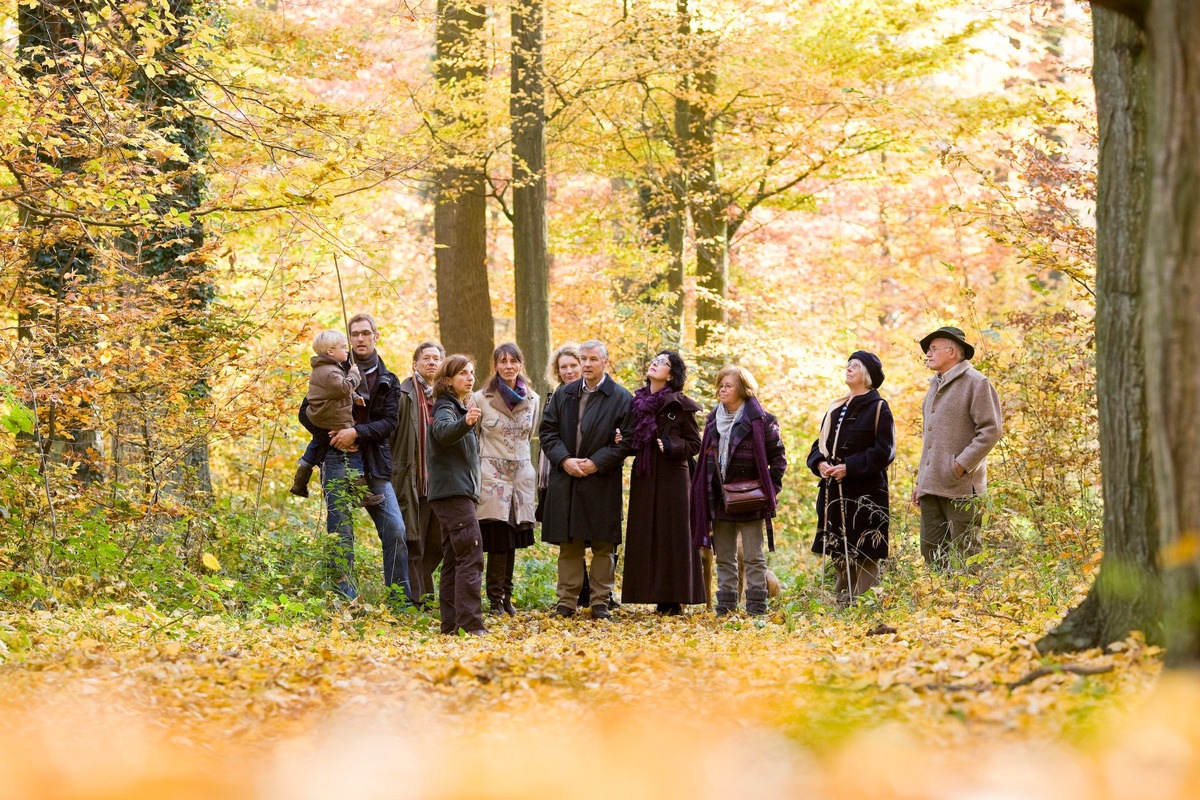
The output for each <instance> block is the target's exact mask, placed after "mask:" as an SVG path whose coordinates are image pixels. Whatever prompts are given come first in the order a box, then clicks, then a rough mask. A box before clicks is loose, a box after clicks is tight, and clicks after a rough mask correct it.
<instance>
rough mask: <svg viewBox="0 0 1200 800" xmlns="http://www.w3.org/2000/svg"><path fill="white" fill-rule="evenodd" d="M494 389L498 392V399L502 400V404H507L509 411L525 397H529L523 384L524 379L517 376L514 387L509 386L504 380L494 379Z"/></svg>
mask: <svg viewBox="0 0 1200 800" xmlns="http://www.w3.org/2000/svg"><path fill="white" fill-rule="evenodd" d="M496 389H497V391H499V392H500V399H501V400H503V401H504V405H506V406H508V410H509V411H512V410H513V409H514V408H516V407H517V406H519V405H520V404H521V403H524V402H525V400H526V398H528V397H529V390H528V389H527V388H526V386H525V381H523V380H521V379H520V378H517V386H516V388H513V387H512V386H509V385H508V384H507V383H505V382H504V381H501V380H498V381H496Z"/></svg>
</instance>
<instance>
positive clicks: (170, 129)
mask: <svg viewBox="0 0 1200 800" xmlns="http://www.w3.org/2000/svg"><path fill="white" fill-rule="evenodd" d="M168 8H169V10H170V12H171V14H172V16H174V18H175V24H176V25H177V26H178V28H177V34H176V36H175V39H174V41H173V42H172V43H171V44H170V45H168V48H167V52H168V53H169V54H171V55H175V53H176V52H177V51H178V50H179V49H180V48H181V47H182V46H183V45H184V44H185V42H186V38H187V36H188V34H189V32H190V31H191V29H192V27H193V26H194V24H195V21H196V20H195V16H196V9H195V4H194V2H193V0H170V2H169V4H168ZM163 64H164V66H163V67H161V69H162V70H163V71H162V72H161V74H159V75H157V76H156V77H155V78H154V79H153V80H146V79H142V80H140V81H139V82H138V84H137V86H135V87H134V96H135V97H137V98H138V100H139V101H140V102H141V103H142V105H143V107H144V108H145V110H146V114H147V116H148V117H149V118H150V125H151V127H152V128H154V129H155V130H158V131H162V132H163V133H164V136H165V138H166V139H167V140H168V141H170V142H171V143H172V144H175V145H178V146H179V148H180V149H181V150H182V151H183V153H184V154H185V155H186V157H187V158H186V159H185V160H177V159H168V160H167V161H166V162H165V163H164V164H163V165H162V168H163V169H164V170H165V171H167V172H169V173H171V174H172V176H173V180H172V184H173V187H172V188H173V191H172V192H171V193H170V194H168V195H164V196H162V197H159V198H158V199H156V200H155V201H154V208H155V210H156V211H157V212H158V213H160V214H161V215H163V216H164V217H165V216H166V214H167V212H168V211H170V210H171V209H175V210H176V211H178V212H181V213H188V214H191V213H193V212H195V211H196V209H198V208H199V207H200V202H201V200H202V199H203V196H204V180H203V172H201V171H200V170H199V169H198V167H197V165H198V164H199V163H200V162H201V161H203V160H204V158H205V145H204V133H203V130H202V129H201V125H200V122H199V120H197V119H196V117H194V116H192V115H191V114H188V113H186V111H185V109H184V108H183V104H184V103H186V102H188V101H190V100H194V99H195V98H196V86H195V84H194V82H193V79H192V78H191V76H190V75H189V74H188V73H187V72H186V71H185V70H181V69H179V68H178V67H177V66H176V65H175V63H174V60H173V59H165V60H163ZM206 235H207V231H206V230H205V227H204V223H203V222H202V221H201V219H199V218H193V219H192V221H191V223H190V224H188V225H179V226H176V227H172V228H155V229H152V230H149V231H144V230H143V231H135V232H133V233H131V234H129V238H131V239H132V240H133V245H134V251H133V252H134V253H135V254H136V268H137V271H138V272H139V273H140V274H141V275H144V276H146V277H149V278H153V279H158V278H162V279H165V280H167V281H169V282H171V283H172V284H174V285H176V286H179V287H180V289H181V290H183V291H182V292H181V294H182V297H181V301H180V305H179V310H178V313H177V314H175V315H174V319H172V323H173V326H174V327H175V329H176V330H175V331H174V332H173V338H177V339H178V340H179V341H180V343H181V344H182V346H184V347H188V348H197V349H196V352H193V353H191V354H189V355H190V356H191V357H190V358H189V359H188V361H189V362H190V363H196V364H198V363H203V361H204V360H205V357H204V354H203V351H202V350H201V349H200V348H202V347H203V343H202V341H203V339H204V338H205V337H204V334H203V332H202V331H200V332H199V333H197V332H195V330H194V329H196V328H202V327H203V325H204V320H205V318H206V311H205V309H206V308H207V307H208V305H209V303H210V302H212V298H213V296H214V294H215V289H214V286H213V282H212V277H211V275H210V274H209V262H208V258H207V257H206V255H205V254H204V252H203V251H204V243H205V238H206ZM208 396H209V382H208V376H207V375H206V374H203V373H200V374H193V375H192V383H191V386H190V388H189V390H188V398H189V401H190V403H191V404H192V406H193V407H194V408H195V407H202V406H204V405H206V404H207V402H208ZM146 405H147V407H152V406H153V405H154V404H153V403H152V402H150V403H147V404H146ZM199 413H200V416H201V417H203V416H206V415H207V414H206V410H205V409H203V408H199ZM167 414H168V415H171V411H168V412H167ZM152 427H154V428H162V429H163V430H161V435H162V436H163V438H164V439H165V440H166V441H170V442H172V443H175V442H178V443H179V444H180V446H179V447H178V449H177V450H176V451H174V452H171V453H162V452H159V453H153V454H152V455H153V456H155V457H157V458H158V459H159V460H160V461H163V462H165V465H166V466H167V467H168V469H166V470H164V475H165V476H166V477H165V478H164V483H163V485H162V486H161V487H160V489H161V490H162V491H165V492H166V493H167V494H170V495H172V496H174V497H181V498H188V499H194V500H199V501H201V502H203V501H204V500H205V499H206V498H208V497H209V496H210V495H211V494H212V477H211V472H210V470H209V462H208V438H207V435H206V433H205V428H204V426H199V427H198V429H197V426H195V425H189V426H187V427H180V426H179V424H178V421H177V420H173V419H171V418H169V417H168V418H166V419H160V420H158V421H157V422H156V423H155V424H154V425H153V426H152Z"/></svg>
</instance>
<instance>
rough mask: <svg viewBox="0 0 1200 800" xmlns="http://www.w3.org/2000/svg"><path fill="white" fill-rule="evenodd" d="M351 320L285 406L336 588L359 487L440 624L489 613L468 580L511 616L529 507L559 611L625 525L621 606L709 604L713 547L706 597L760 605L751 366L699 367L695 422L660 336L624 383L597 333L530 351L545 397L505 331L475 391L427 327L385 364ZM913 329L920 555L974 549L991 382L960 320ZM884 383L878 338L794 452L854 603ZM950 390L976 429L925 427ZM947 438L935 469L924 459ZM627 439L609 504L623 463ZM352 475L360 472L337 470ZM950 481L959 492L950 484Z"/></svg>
mask: <svg viewBox="0 0 1200 800" xmlns="http://www.w3.org/2000/svg"><path fill="white" fill-rule="evenodd" d="M349 333H350V337H349V353H348V354H347V353H346V351H345V343H344V341H343V343H342V348H343V349H342V350H338V349H337V348H336V345H337V344H338V343H337V342H332V340H334V339H337V338H338V337H337V335H336V332H325V333H323V334H321V335H319V336H318V337H317V340H315V341H314V350H315V351H317V354H316V356H314V357H313V359H312V364H313V378H312V379H311V380H310V389H309V395H308V396H306V398H305V402H304V403H303V404H302V406H301V411H300V418H301V422H302V423H303V424H304V425H305V427H306V428H307V429H308V430H309V431H310V432H311V433H312V434H313V443H312V444H311V445H310V447H309V449H308V450H306V452H305V455H304V457H303V458H302V459H301V461H300V466H299V469H298V471H297V476H296V481H295V484H294V485H293V487H292V492H293V493H295V494H300V495H303V496H307V490H306V485H307V482H308V479H309V477H310V476H311V472H312V469H313V468H315V467H319V468H320V470H321V481H322V485H323V488H324V491H325V493H326V500H327V505H328V508H329V510H328V522H327V529H328V530H329V531H330V532H331V533H336V534H338V545H337V549H336V552H335V559H334V564H333V568H334V570H335V575H336V579H337V586H338V589H339V591H340V592H341V593H342V594H343V595H345V596H347V597H350V598H353V597H355V596H356V590H355V588H354V585H353V581H352V580H351V578H350V576H351V574H352V569H351V568H352V565H353V530H352V528H351V527H350V507H351V506H352V505H355V504H360V505H363V506H365V507H366V509H367V511H368V513H369V514H370V516H371V518H372V521H373V522H374V523H375V526H376V530H377V532H378V533H379V537H380V540H381V542H382V543H383V550H384V560H385V564H384V582H385V585H386V587H387V591H388V593H389V600H390V601H391V602H393V603H394V604H397V605H409V604H420V605H422V606H426V607H428V605H429V604H431V603H432V599H433V595H434V587H433V575H434V572H435V570H436V569H437V567H438V566H439V564H440V565H441V578H440V582H439V586H438V592H437V597H438V609H439V614H440V619H441V630H442V632H443V633H446V634H454V633H459V632H464V633H468V634H481V633H484V632H486V626H485V623H484V614H483V603H482V598H481V591H480V589H481V584H482V585H483V588H484V590H485V593H486V597H487V601H488V605H489V610H490V611H491V612H492V613H493V614H507V615H512V614H515V612H516V609H515V608H514V605H513V575H514V566H515V560H516V551H517V550H519V549H521V548H524V547H528V546H530V545H532V544H533V542H534V526H535V521H536V520H540V521H541V530H542V539H543V541H545V542H548V543H552V544H555V545H557V546H558V564H557V585H556V590H555V593H556V598H557V601H556V607H555V611H554V613H555V614H556V615H557V616H560V617H571V616H573V615H575V614H576V613H577V612H578V611H580V610H581V608H580V607H581V606H587V608H588V611H589V613H590V616H591V618H592V619H596V620H604V619H609V618H611V616H612V614H611V611H610V602H611V600H612V591H613V586H614V583H615V579H616V569H617V564H618V548H619V547H620V546H621V545H622V542H624V553H623V556H622V558H623V561H624V566H623V569H624V575H623V583H622V601H623V602H625V603H637V604H653V605H654V606H655V607H656V611H657V612H658V613H660V614H663V615H678V614H682V613H683V607H684V606H686V605H696V604H703V603H707V602H708V601H709V589H708V583H707V580H706V575H705V568H704V567H703V562H702V557H701V553H702V551H703V549H704V548H711V549H712V553H713V558H714V560H715V562H716V567H717V591H716V605H715V611H716V613H717V614H718V615H726V614H729V613H732V612H734V611H736V610H737V608H738V606H739V601H740V600H741V597H742V593H743V586H744V596H745V610H746V612H747V613H748V614H752V615H763V614H765V613H766V611H767V598H768V585H767V581H768V572H767V565H766V553H767V552H768V551H770V550H773V549H774V535H773V527H772V519H773V518H774V516H775V513H776V509H777V506H778V499H777V498H778V495H779V492H780V491H781V489H782V481H783V475H784V471H785V470H786V468H787V458H786V453H785V448H784V443H783V440H782V437H781V436H780V430H779V422H778V420H777V419H776V417H775V416H773V415H772V414H770V413H768V412H767V411H766V410H765V409H764V408H763V407H762V405H761V404H760V402H759V400H758V384H757V382H756V381H755V379H754V376H753V375H751V374H750V373H749V372H748V371H747V370H746V369H745V368H744V367H740V366H728V367H725V368H724V369H722V370H720V372H719V373H718V374H717V377H716V381H715V388H716V394H717V398H718V401H719V402H718V404H717V406H716V407H715V408H714V409H713V410H712V411H711V412H710V413H709V414H708V415H707V417H706V419H705V423H704V429H703V435H701V431H700V427H699V425H698V421H697V414H698V413H700V412H701V411H702V410H703V409H702V408H701V406H700V405H699V404H698V403H697V402H696V401H695V400H693V399H692V398H690V397H688V396H687V394H686V393H685V392H684V385H685V382H686V378H687V372H688V370H687V365H686V364H685V363H684V360H683V359H682V357H681V356H680V355H679V353H677V352H675V351H673V350H662V351H660V352H659V353H657V354H656V355H655V356H654V357H653V358H652V359H650V361H649V363H648V364H647V365H646V369H645V373H644V376H645V377H644V382H643V384H642V386H640V387H639V388H637V389H636V391H634V392H633V393H631V392H630V391H629V390H627V389H626V388H624V387H623V386H621V385H620V384H618V383H617V382H616V380H615V379H614V378H613V377H612V376H611V375H610V374H609V372H608V365H609V353H608V349H607V347H606V346H605V345H604V343H602V342H600V341H597V340H590V341H586V342H584V343H582V344H580V345H578V346H576V345H572V344H567V345H563V346H561V347H559V348H558V349H557V350H556V351H555V352H554V353H553V354H552V357H551V360H550V363H549V365H548V367H547V371H546V375H547V378H548V379H550V383H551V384H552V385H553V386H554V388H553V389H552V391H551V393H550V396H549V398H548V399H546V401H545V402H544V404H543V401H542V398H540V397H539V396H538V394H537V393H536V392H535V391H534V390H533V387H532V382H531V380H530V379H529V376H528V373H527V372H526V365H525V361H524V356H523V354H522V353H521V350H520V348H518V347H517V346H516V345H515V344H511V343H505V344H502V345H500V346H499V347H497V348H496V350H495V352H494V353H493V354H492V364H491V374H490V376H489V377H488V379H487V380H486V381H485V382H484V384H483V385H482V387H481V388H479V389H476V375H475V363H474V361H473V359H472V358H471V357H469V356H466V355H461V354H452V355H449V356H447V355H446V353H445V351H444V350H443V348H442V347H441V345H439V344H438V343H436V342H432V341H429V342H422V343H421V344H420V345H418V346H417V348H416V350H415V351H414V353H413V361H412V374H411V376H410V377H408V378H406V379H404V380H403V381H399V380H397V379H396V377H395V376H394V375H393V374H392V373H390V372H388V371H387V368H386V367H385V366H384V364H383V361H382V359H380V358H379V355H378V353H377V352H376V351H375V344H376V342H377V341H378V330H377V328H376V326H375V322H374V320H373V319H372V318H371V317H370V316H369V315H367V314H359V315H356V316H355V317H353V318H352V319H351V320H350V324H349ZM323 337H324V338H323ZM343 340H344V337H343ZM331 342H332V344H333V345H335V346H334V347H332V348H331ZM947 344H948V345H949V347H950V354H949V355H947V356H946V357H945V364H943V361H942V354H943V349H942V348H943V346H944V345H947ZM922 347H923V349H924V350H925V351H926V354H927V355H926V363H927V365H929V366H930V367H931V368H932V369H935V371H937V373H938V374H937V375H936V376H935V379H934V381H931V387H930V396H927V398H926V407H925V417H926V431H925V450H926V452H925V453H923V455H922V468H921V470H920V473H919V475H920V477H919V479H918V483H917V488H916V490H914V493H913V500H914V502H919V504H920V506H921V509H922V534H921V541H922V553H924V554H926V558H927V559H928V560H930V562H931V563H935V564H937V563H942V562H944V561H945V560H946V559H947V558H948V556H949V554H950V553H951V552H966V553H967V554H968V555H969V554H970V553H971V552H972V551H973V549H977V548H978V520H977V518H973V517H972V516H971V513H972V508H973V507H974V504H972V503H971V502H970V497H971V495H973V494H977V493H980V492H982V489H983V486H984V484H985V481H986V473H985V472H984V466H983V464H984V457H985V456H986V454H987V451H988V450H990V448H991V446H992V445H994V444H995V440H996V439H998V438H999V433H1000V416H999V401H998V399H997V398H996V396H995V391H994V389H992V388H991V386H990V384H988V383H987V380H986V378H983V377H982V375H980V374H979V373H978V372H977V371H975V370H974V369H973V368H971V367H970V364H969V358H970V354H971V353H972V352H973V350H972V349H971V348H970V345H967V344H966V342H965V340H963V336H962V332H961V331H959V330H958V329H954V328H943V329H939V331H937V332H935V333H934V334H930V336H929V337H926V339H924V340H922ZM955 348H957V350H956V349H955ZM955 354H957V355H958V356H959V357H958V358H957V360H956V359H955V358H954V355H955ZM346 355H348V356H349V358H346ZM339 356H341V358H342V360H341V361H339ZM931 362H932V363H931ZM332 364H337V365H338V366H337V367H336V370H337V371H336V372H335V371H331V365H332ZM964 364H965V366H963V365H964ZM943 367H944V368H943ZM962 378H965V380H960V379H962ZM882 383H883V368H882V364H881V363H880V361H879V359H878V358H877V357H876V356H874V355H873V354H871V353H867V352H864V351H858V352H855V353H854V354H852V355H851V357H850V359H849V360H848V364H847V368H846V385H847V388H848V390H849V391H848V393H847V394H846V395H845V396H844V397H842V398H839V400H838V401H836V402H835V403H833V404H832V405H831V406H830V408H829V409H828V411H827V412H826V414H825V418H824V420H823V421H822V425H821V432H820V436H819V437H818V440H817V441H816V442H815V443H814V445H813V448H812V451H811V453H810V454H809V458H808V465H809V467H810V469H812V471H813V472H814V474H816V475H817V476H818V477H819V478H820V479H821V487H820V491H819V497H818V518H819V524H818V531H817V536H816V540H815V542H814V544H813V551H814V552H817V553H821V554H825V555H829V556H831V557H833V559H834V561H835V564H836V566H837V574H838V578H837V582H836V585H835V590H836V592H837V593H838V598H839V601H841V602H853V599H854V598H855V597H856V596H858V595H861V594H862V593H863V592H865V591H867V590H868V589H869V588H870V587H871V586H872V585H874V583H876V582H877V581H878V580H879V577H880V572H881V562H882V561H883V559H884V558H886V557H887V554H888V518H889V508H888V486H887V466H888V464H890V463H891V461H892V459H893V457H894V455H895V446H894V426H893V421H892V415H891V411H890V410H889V408H888V406H887V402H886V401H885V400H883V399H882V398H881V397H880V395H879V392H878V387H879V386H880V385H881V384H882ZM935 384H936V385H935ZM943 384H944V385H943ZM954 384H958V386H959V389H952V388H951V387H952V386H953V385H954ZM960 389H961V391H960ZM339 392H340V393H341V394H343V395H345V398H344V399H343V400H341V401H339V402H341V404H342V405H343V406H344V408H343V409H342V410H343V411H344V412H345V414H344V416H347V418H349V419H350V420H351V422H352V424H349V425H348V426H346V427H340V426H342V425H346V423H345V421H343V420H341V419H340V418H338V419H335V420H334V421H333V422H332V423H330V422H329V420H330V417H329V415H328V414H326V415H325V416H324V417H322V415H321V414H316V415H314V413H313V411H312V409H313V408H314V406H319V405H321V403H322V398H325V399H328V396H330V395H331V394H332V395H334V396H338V393H339ZM989 392H990V395H989ZM952 395H953V397H952ZM960 395H961V396H960ZM931 397H932V401H931ZM952 403H953V404H957V405H963V404H965V407H966V408H967V411H968V414H969V415H970V416H971V417H972V419H974V417H975V415H977V414H978V415H979V416H980V417H981V420H980V421H979V422H978V423H974V422H973V423H972V425H973V426H974V430H975V432H976V434H977V435H974V436H972V437H971V439H970V441H969V442H967V444H966V445H963V446H960V443H959V441H958V440H959V438H961V437H958V436H957V430H956V433H955V436H953V437H952V436H949V435H947V436H945V437H940V436H939V435H938V434H937V432H939V431H941V430H942V426H940V425H933V422H934V419H935V415H938V414H939V413H941V412H942V411H943V409H947V410H949V408H950V404H952ZM325 405H328V403H325ZM989 415H990V416H989ZM939 421H940V420H939ZM322 422H327V423H328V424H327V426H326V427H322ZM959 427H962V428H964V429H966V428H967V427H970V426H959ZM980 431H982V433H980ZM535 436H536V437H537V438H538V439H539V443H540V458H539V461H538V464H537V466H536V467H535V465H534V462H533V458H532V454H533V446H532V443H533V439H534V438H535ZM939 442H940V444H939ZM947 455H949V456H952V462H953V463H952V465H951V467H950V468H949V473H950V474H951V475H952V477H948V476H947V474H945V473H946V472H947V470H946V469H944V466H945V465H943V464H942V460H944V457H945V456H947ZM630 456H632V457H633V465H632V471H631V478H630V492H629V509H628V514H627V515H625V514H623V513H622V511H623V503H622V485H623V464H624V462H625V460H626V459H627V458H628V457H630ZM360 474H361V475H362V476H363V478H362V479H361V481H360V480H357V479H348V476H352V475H360ZM927 475H928V478H927V479H925V476H927ZM962 487H967V488H969V489H970V492H969V493H968V494H967V495H963V494H953V492H956V491H961V490H962ZM947 491H948V492H950V493H946V492H947ZM943 501H945V502H943ZM927 516H928V524H926V517H927ZM626 517H627V522H626V523H625V524H624V526H623V521H625V519H626ZM589 549H590V550H591V562H590V564H589V563H587V551H588V550H589ZM939 559H940V561H939Z"/></svg>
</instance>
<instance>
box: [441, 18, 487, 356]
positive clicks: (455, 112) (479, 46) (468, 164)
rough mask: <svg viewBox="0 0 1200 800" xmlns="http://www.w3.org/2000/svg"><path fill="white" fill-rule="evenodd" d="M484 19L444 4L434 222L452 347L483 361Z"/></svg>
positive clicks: (446, 341) (446, 333) (444, 333)
mask: <svg viewBox="0 0 1200 800" xmlns="http://www.w3.org/2000/svg"><path fill="white" fill-rule="evenodd" d="M486 18H487V8H486V6H484V5H483V4H482V3H474V2H470V1H469V0H439V2H438V16H437V53H436V65H435V73H436V76H437V83H438V91H439V94H440V98H439V102H438V113H437V117H438V124H439V128H440V133H439V135H440V137H441V140H442V143H443V145H444V148H445V152H444V154H443V156H444V160H443V166H442V168H441V170H440V174H439V175H438V176H437V187H436V195H437V196H436V200H435V205H434V223H433V225H434V247H435V255H434V258H435V262H436V265H437V266H436V269H437V305H438V328H439V332H440V336H441V340H442V344H443V345H444V346H445V347H446V350H447V351H448V352H451V353H469V354H471V355H473V356H475V358H476V359H478V360H479V361H480V362H481V363H482V362H486V361H487V360H488V359H490V358H491V355H492V350H493V349H494V348H495V323H494V321H493V319H492V301H491V295H490V292H489V290H488V272H487V192H486V185H487V179H486V174H485V169H486V165H485V161H484V156H483V154H482V153H480V152H479V151H478V150H477V148H476V147H475V146H474V145H475V143H476V141H477V137H478V134H479V133H480V132H481V130H482V128H483V126H484V121H483V120H482V119H481V115H482V114H483V108H484V104H483V93H484V91H485V90H486V85H485V81H486V78H487V75H486V70H485V49H484V37H483V33H484V30H483V28H484V21H485V20H486Z"/></svg>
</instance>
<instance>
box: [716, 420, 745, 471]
mask: <svg viewBox="0 0 1200 800" xmlns="http://www.w3.org/2000/svg"><path fill="white" fill-rule="evenodd" d="M745 411H746V403H745V402H744V401H743V402H742V404H741V406H739V407H738V410H737V411H735V412H733V413H732V414H730V413H729V412H728V411H726V410H725V404H724V403H717V418H716V419H715V420H714V422H716V424H717V436H719V437H720V438H719V439H718V440H717V470H718V473H719V474H720V476H721V480H722V481H724V480H725V468H726V467H728V466H729V439H730V435H729V434H730V433H731V432H732V431H733V426H734V424H735V423H737V421H738V420H739V419H741V418H742V414H743V413H744V412H745Z"/></svg>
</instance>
